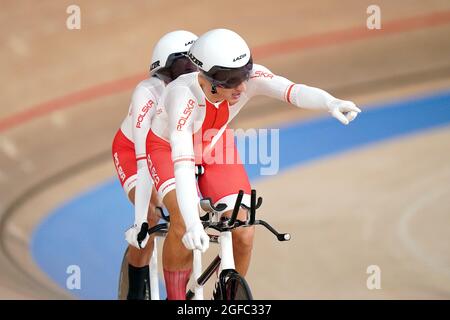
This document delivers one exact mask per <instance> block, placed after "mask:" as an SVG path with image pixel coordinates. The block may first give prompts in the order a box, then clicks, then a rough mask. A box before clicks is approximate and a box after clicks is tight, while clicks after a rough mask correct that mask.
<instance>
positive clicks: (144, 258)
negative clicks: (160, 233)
mask: <svg viewBox="0 0 450 320" xmlns="http://www.w3.org/2000/svg"><path fill="white" fill-rule="evenodd" d="M135 189H136V188H132V189H131V190H130V192H129V193H128V198H129V199H130V201H131V203H133V205H134V192H135ZM158 204H159V200H158V193H157V191H156V189H155V187H153V191H152V197H151V199H150V203H149V207H148V213H147V221H148V223H149V226H150V227H153V226H155V225H156V224H157V223H158V221H159V217H158V215H157V214H156V211H155V209H156V206H157V205H158ZM153 238H154V237H153V236H151V237H150V239H149V240H148V242H147V245H146V246H145V248H144V249H137V248H135V247H133V246H131V245H130V246H128V247H129V248H128V256H127V259H128V263H130V264H131V265H133V266H135V267H144V266H148V263H149V261H150V257H151V254H152V252H153V244H154V242H153Z"/></svg>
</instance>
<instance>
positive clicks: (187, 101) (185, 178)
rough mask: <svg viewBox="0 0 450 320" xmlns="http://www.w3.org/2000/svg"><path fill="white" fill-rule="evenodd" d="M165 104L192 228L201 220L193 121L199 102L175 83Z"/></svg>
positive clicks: (180, 197) (181, 198)
mask: <svg viewBox="0 0 450 320" xmlns="http://www.w3.org/2000/svg"><path fill="white" fill-rule="evenodd" d="M164 107H165V109H166V110H167V113H168V116H169V133H170V145H171V148H172V161H173V164H174V173H175V185H176V190H177V192H176V193H177V201H178V206H179V208H180V211H181V215H182V216H183V220H184V222H185V224H186V229H187V230H189V229H190V228H191V227H192V226H193V225H195V224H196V223H198V222H200V219H199V214H198V203H199V196H198V193H197V185H196V180H195V156H194V146H193V140H192V135H193V122H194V119H195V113H196V111H197V108H198V103H197V101H196V99H195V97H194V96H193V95H192V93H191V91H190V90H189V88H187V87H183V86H171V87H170V88H168V90H167V91H166V92H165V94H164Z"/></svg>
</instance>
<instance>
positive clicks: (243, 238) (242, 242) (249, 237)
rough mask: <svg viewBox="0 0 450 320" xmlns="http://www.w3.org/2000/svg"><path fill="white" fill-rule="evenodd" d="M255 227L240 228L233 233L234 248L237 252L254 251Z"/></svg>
mask: <svg viewBox="0 0 450 320" xmlns="http://www.w3.org/2000/svg"><path fill="white" fill-rule="evenodd" d="M254 238H255V227H247V228H238V229H235V230H234V231H233V246H234V248H235V250H238V251H241V252H249V251H251V250H252V249H253V240H254Z"/></svg>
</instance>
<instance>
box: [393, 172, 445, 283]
mask: <svg viewBox="0 0 450 320" xmlns="http://www.w3.org/2000/svg"><path fill="white" fill-rule="evenodd" d="M446 173H448V170H447V171H446ZM442 174H443V173H442V172H440V175H441V176H442ZM449 192H450V190H448V189H447V188H444V189H436V190H427V191H426V192H424V193H423V196H422V197H419V198H417V199H416V200H415V201H413V202H412V203H411V204H410V205H409V206H408V207H407V208H406V209H405V210H404V211H403V213H402V214H401V217H400V221H399V224H398V226H397V234H398V236H399V238H400V240H401V242H402V244H403V245H404V247H405V248H406V249H407V251H408V252H409V253H410V254H411V255H413V256H414V257H415V258H416V259H417V260H419V261H421V262H422V263H425V264H426V265H427V266H429V267H431V268H433V269H435V270H436V271H440V272H442V273H443V274H445V275H447V276H448V277H450V267H449V266H448V265H443V264H442V263H440V262H439V261H438V260H437V259H436V258H435V257H433V256H431V255H430V254H428V252H427V251H426V250H425V249H423V248H422V247H421V246H420V244H419V243H418V242H417V241H416V240H414V238H413V237H412V236H411V234H410V232H409V229H408V225H409V222H410V221H411V219H412V218H413V217H414V216H416V215H417V214H418V213H419V212H421V211H420V210H421V209H424V208H426V207H427V206H428V205H429V204H431V203H433V202H434V201H436V200H438V199H439V198H441V197H443V196H444V195H445V194H447V193H449ZM447 199H448V197H447ZM422 212H424V211H422ZM429 218H430V219H432V218H433V217H431V216H430V217H429Z"/></svg>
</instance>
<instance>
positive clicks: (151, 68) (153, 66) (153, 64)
mask: <svg viewBox="0 0 450 320" xmlns="http://www.w3.org/2000/svg"><path fill="white" fill-rule="evenodd" d="M159 64H160V61H159V60H157V61H155V62H153V63H152V65H151V66H150V70H153V69H155V68H156V67H159Z"/></svg>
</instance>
